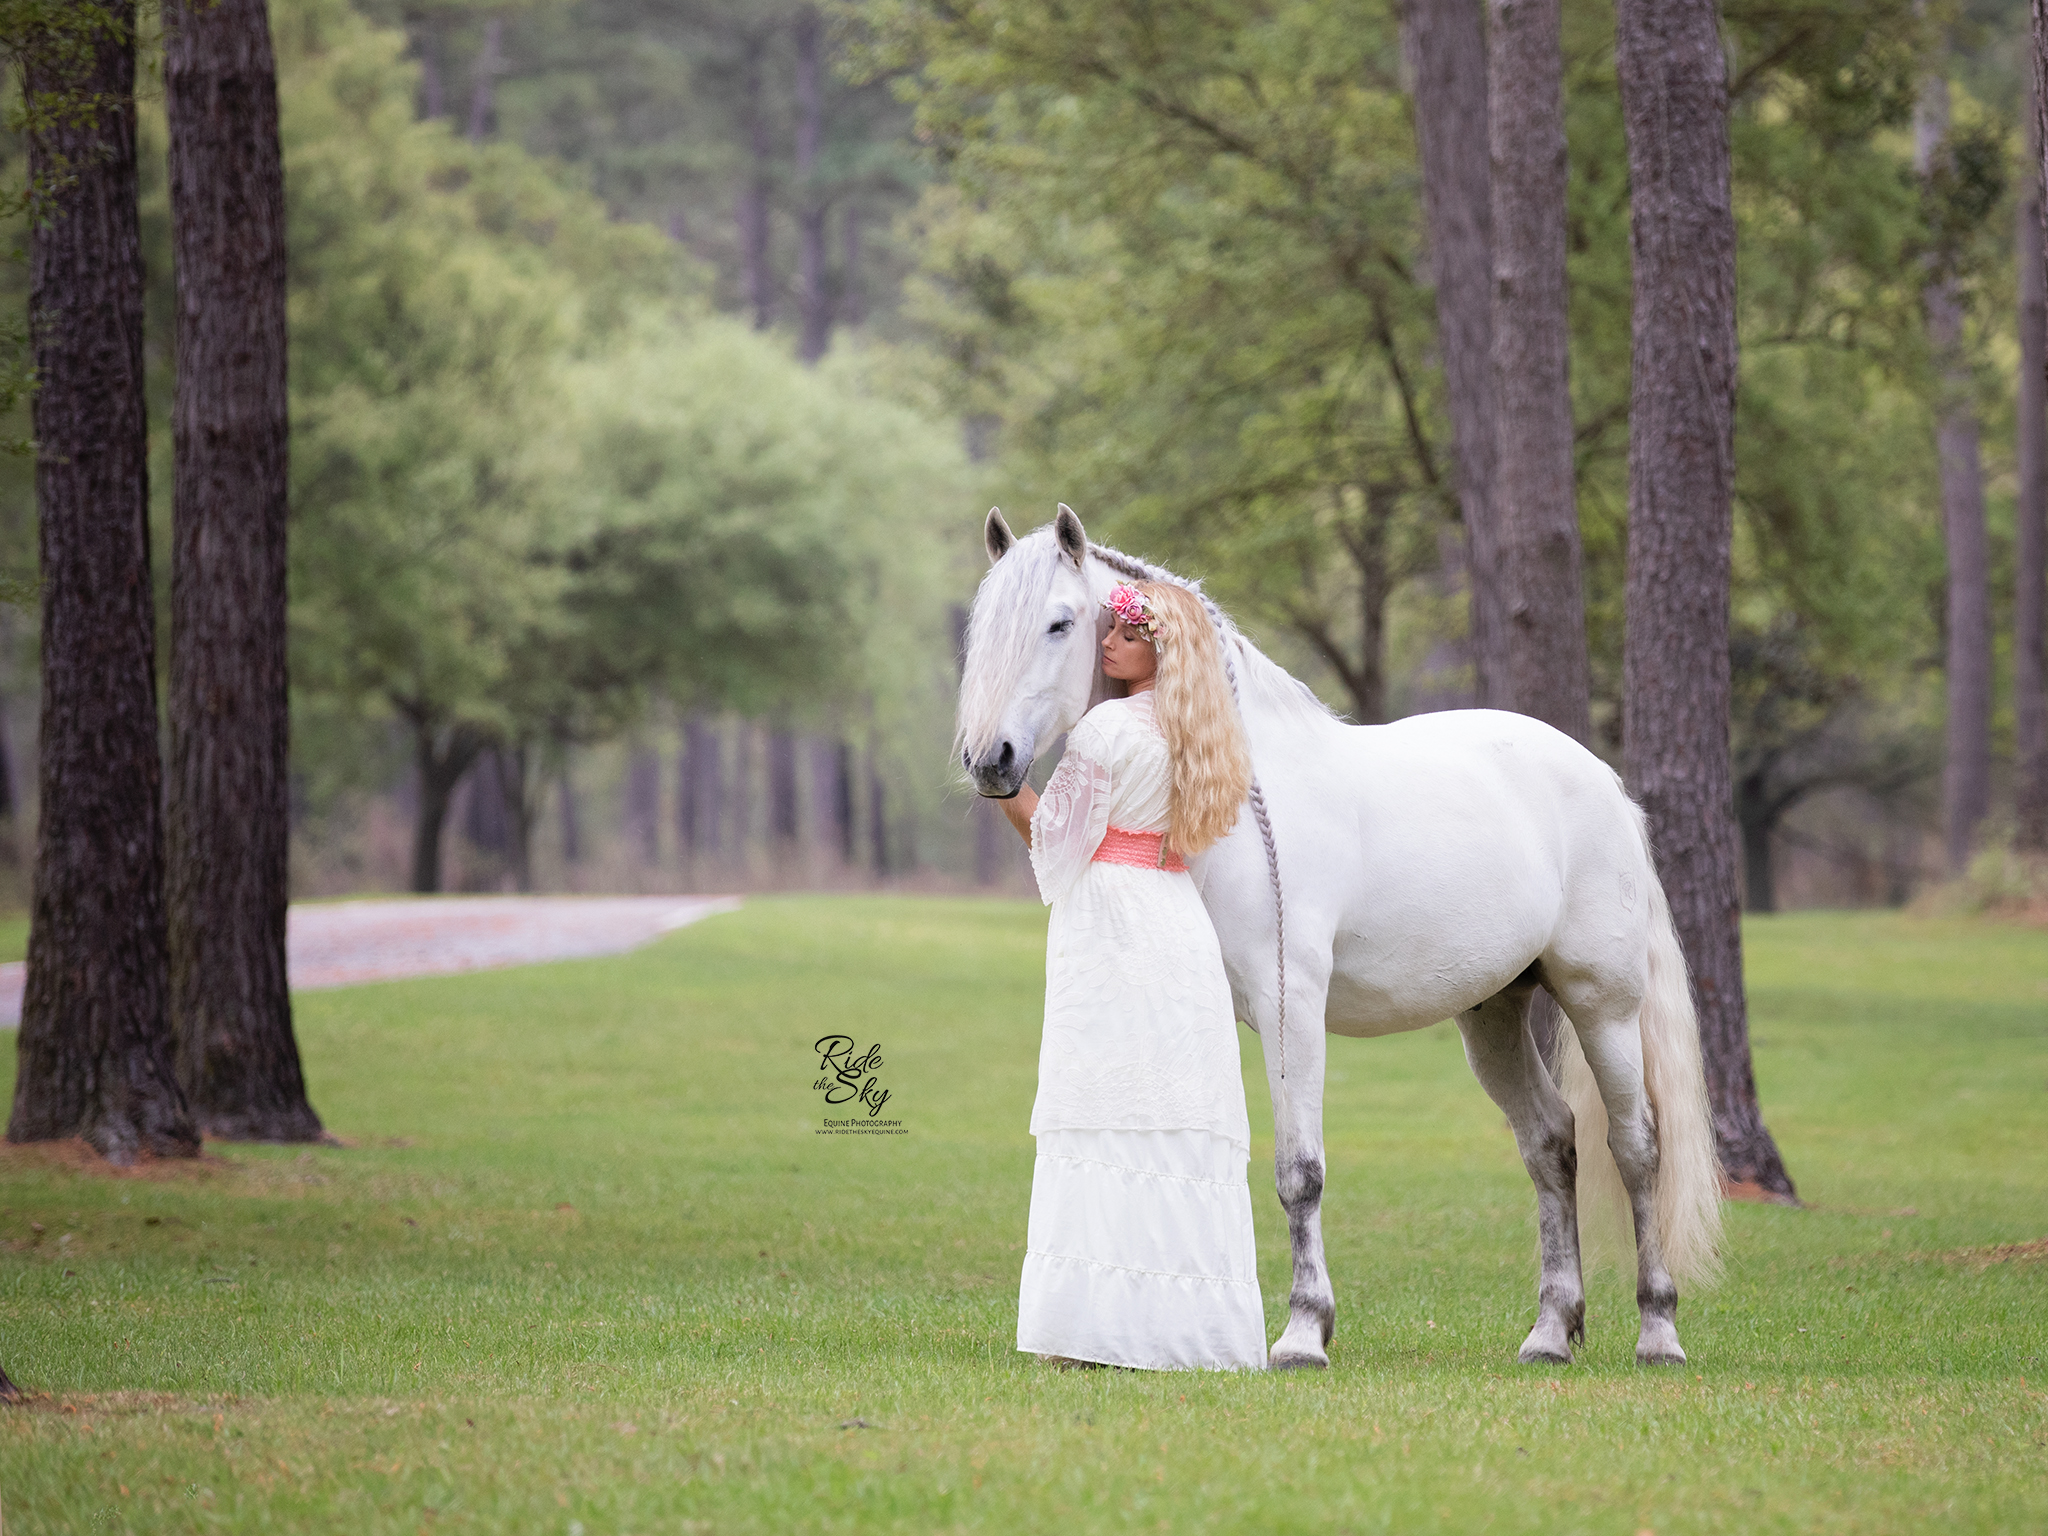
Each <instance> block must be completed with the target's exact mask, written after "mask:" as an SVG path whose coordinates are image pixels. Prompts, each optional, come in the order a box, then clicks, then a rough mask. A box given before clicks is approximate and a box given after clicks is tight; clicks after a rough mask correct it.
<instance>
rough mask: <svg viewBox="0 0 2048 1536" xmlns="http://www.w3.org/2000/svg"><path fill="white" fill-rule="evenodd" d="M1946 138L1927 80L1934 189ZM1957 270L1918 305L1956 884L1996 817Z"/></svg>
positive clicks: (1942, 265) (1935, 84)
mask: <svg viewBox="0 0 2048 1536" xmlns="http://www.w3.org/2000/svg"><path fill="white" fill-rule="evenodd" d="M1948 128H1949V106H1948V81H1947V80H1946V79H1944V78H1943V77H1942V76H1940V75H1938V74H1932V73H1930V74H1928V75H1926V76H1925V77H1924V78H1923V79H1922V80H1921V82H1920V96H1919V100H1918V101H1917V102H1915V103H1914V107H1913V165H1914V169H1915V170H1917V171H1918V172H1919V173H1920V176H1921V177H1922V179H1923V180H1924V181H1926V182H1928V183H1930V184H1932V183H1936V182H1937V181H1938V180H1939V178H1940V176H1941V173H1942V171H1943V170H1944V169H1945V168H1946V166H1947V162H1948ZM1953 260H1954V253H1953V252H1949V251H1944V250H1936V251H1934V252H1933V253H1932V255H1931V257H1930V263H1929V269H1928V276H1927V281H1926V284H1925V285H1924V286H1923V287H1922V288H1921V290H1920V298H1921V304H1922V306H1923V307H1924V308H1925V310H1926V312H1927V341H1928V346H1929V349H1930V350H1931V351H1932V352H1933V354H1934V360H1935V367H1936V368H1937V369H1938V370H1939V375H1940V376H1939V381H1938V388H1939V391H1940V405H1939V421H1938V425H1937V427H1936V430H1935V446H1936V449H1937V454H1938V457H1939V460H1940V464H1941V523H1942V535H1943V540H1944V542H1945V544H1946V545H1947V549H1948V625H1947V628H1948V657H1947V666H1946V673H1947V680H1948V727H1947V733H1946V735H1947V740H1946V755H1945V761H1944V764H1943V767H1942V775H1941V801H1942V820H1943V833H1944V835H1943V844H1944V851H1945V853H1946V856H1947V860H1948V872H1949V873H1950V874H1951V875H1959V874H1961V873H1962V872H1963V870H1964V869H1965V868H1967V867H1968V865H1969V862H1970V851H1971V847H1972V845H1973V844H1974V842H1975V841H1976V836H1977V827H1978V824H1979V823H1980V822H1982V821H1983V819H1984V816H1985V813H1986V812H1987V811H1989V810H1990V809H1991V590H1990V551H1989V548H1988V547H1987V544H1986V540H1985V533H1984V466H1983V461H1982V456H1981V454H1980V452H1979V450H1978V430H1977V413H1976V409H1975V406H1974V405H1973V403H1972V401H1971V398H1970V397H1971V380H1970V370H1969V364H1968V362H1967V360H1966V359H1965V357H1964V356H1963V305H1962V297H1961V294H1960V293H1959V291H1958V289H1957V285H1956V279H1955V275H1954V273H1953V271H1952V270H1951V267H1952V264H1953Z"/></svg>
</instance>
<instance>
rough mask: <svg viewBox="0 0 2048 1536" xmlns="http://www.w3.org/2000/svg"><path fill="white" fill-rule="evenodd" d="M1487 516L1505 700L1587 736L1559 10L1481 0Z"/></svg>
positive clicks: (1547, 3) (1555, 2) (1512, 0)
mask: <svg viewBox="0 0 2048 1536" xmlns="http://www.w3.org/2000/svg"><path fill="white" fill-rule="evenodd" d="M1490 3H1491V5H1492V7H1493V30H1492V34H1491V36H1490V37H1489V39H1488V44H1489V53H1490V57H1489V59H1488V80H1489V84H1490V100H1489V105H1488V111H1489V118H1488V138H1489V142H1490V143H1491V145H1492V156H1491V159H1492V169H1493V177H1492V186H1493V230H1492V236H1493V377H1494V388H1495V391H1496V409H1497V410H1498V411H1499V413H1500V415H1499V434H1498V438H1497V450H1496V454H1495V459H1494V476H1495V478H1494V506H1495V509H1496V512H1497V516H1498V523H1499V529H1500V539H1499V583H1500V592H1501V601H1502V605H1503V611H1504V613H1505V615H1506V620H1507V631H1508V638H1507V652H1508V688H1507V696H1506V699H1505V701H1504V702H1505V704H1506V705H1507V707H1508V708H1511V709H1517V710H1520V711H1521V712H1522V713H1523V714H1525V715H1534V716H1535V717H1536V718H1537V719H1539V720H1545V721H1548V722H1549V723H1550V724H1552V725H1554V726H1556V727H1557V728H1558V729H1559V730H1561V731H1563V732H1564V733H1565V734H1566V735H1568V736H1571V737H1572V738H1573V739H1574V740H1577V741H1582V742H1583V741H1587V740H1589V739H1590V738H1591V736H1592V734H1593V723H1592V672H1591V669H1590V666H1589V664H1588V662H1587V659H1586V608H1585V599H1584V596H1583V593H1582V589H1581V579H1580V571H1579V565H1580V554H1579V512H1578V495H1577V491H1576V488H1575V485H1574V481H1573V463H1572V400H1571V389H1570V384H1569V378H1568V374H1567V367H1568V344H1569V339H1570V333H1569V328H1568V324H1567V315H1566V296H1567V295H1566V285H1565V170H1566V162H1565V138H1564V54H1563V41H1562V35H1561V33H1560V27H1561V25H1562V22H1561V11H1560V9H1559V0H1490Z"/></svg>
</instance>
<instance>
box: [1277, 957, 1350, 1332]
mask: <svg viewBox="0 0 2048 1536" xmlns="http://www.w3.org/2000/svg"><path fill="white" fill-rule="evenodd" d="M1302 969H1304V970H1305V969H1307V967H1306V966H1303V967H1302ZM1298 976H1299V973H1298V972H1297V970H1296V968H1295V959H1294V956H1293V955H1292V954H1291V953H1290V955H1289V956H1288V977H1287V984H1288V1023H1287V1054H1286V1061H1287V1076H1286V1079H1285V1081H1284V1082H1283V1080H1282V1079H1281V1076H1280V1061H1281V1056H1280V1050H1279V1045H1278V1042H1277V1040H1276V1039H1275V1038H1274V1036H1273V1034H1272V1032H1271V1030H1270V1026H1269V1027H1267V1028H1263V1029H1262V1030H1261V1032H1260V1044H1261V1045H1262V1046H1263V1048H1264V1051H1265V1056H1266V1082H1267V1086H1268V1087H1269V1088H1270V1089H1271V1090H1272V1093H1273V1182H1274V1186H1275V1188H1277V1189H1278V1191H1279V1194H1280V1208H1281V1209H1282V1210H1284V1211H1285V1212H1286V1213H1287V1236H1288V1243H1289V1246H1290V1247H1291V1248H1292V1250H1293V1256H1294V1284H1293V1287H1292V1288H1291V1289H1290V1290H1289V1292H1288V1296H1287V1327H1286V1328H1285V1329H1284V1330H1283V1331H1282V1332H1281V1335H1280V1337H1279V1339H1278V1341H1277V1342H1275V1344H1274V1345H1273V1347H1272V1350H1271V1351H1270V1352H1269V1354H1268V1356H1267V1362H1268V1364H1269V1365H1271V1366H1272V1367H1273V1368H1274V1369H1275V1370H1287V1369H1290V1368H1299V1367H1310V1368H1314V1369H1321V1368H1322V1367H1325V1366H1327V1365H1328V1364H1329V1363H1330V1356H1329V1352H1328V1345H1329V1342H1330V1334H1331V1332H1332V1331H1333V1330H1334V1328H1335V1326H1336V1317H1337V1298H1336V1293H1335V1291H1334V1290H1332V1288H1331V1286H1330V1269H1329V1265H1328V1263H1327V1262H1326V1261H1325V1259H1324V1256H1323V1067H1324V1062H1325V1060H1326V1059H1327V1056H1328V1046H1329V1041H1328V1039H1327V1037H1326V1036H1325V1035H1324V1034H1323V1004H1324V1000H1325V996H1326V993H1325V988H1326V987H1327V984H1328V979H1329V978H1328V972H1327V967H1326V968H1325V970H1324V971H1323V973H1322V974H1321V975H1320V976H1315V975H1311V976H1309V977H1305V978H1300V979H1297V978H1298Z"/></svg>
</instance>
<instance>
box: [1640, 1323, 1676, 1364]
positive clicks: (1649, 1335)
mask: <svg viewBox="0 0 2048 1536" xmlns="http://www.w3.org/2000/svg"><path fill="white" fill-rule="evenodd" d="M1636 1364H1637V1365H1683V1364H1685V1351H1684V1350H1683V1349H1681V1348H1680V1347H1679V1344H1678V1329H1677V1328H1676V1327H1674V1326H1673V1325H1672V1322H1671V1319H1670V1318H1668V1317H1658V1316H1654V1315H1653V1316H1646V1317H1645V1318H1644V1319H1643V1331H1642V1332H1641V1333H1640V1334H1638V1335H1637V1336H1636Z"/></svg>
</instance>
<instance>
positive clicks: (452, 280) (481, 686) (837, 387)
mask: <svg viewBox="0 0 2048 1536" xmlns="http://www.w3.org/2000/svg"><path fill="white" fill-rule="evenodd" d="M278 34H279V51H280V68H281V71H282V76H283V99H284V103H285V115H284V131H285V138H286V164H287V168H288V173H289V189H290V197H291V209H290V216H291V248H292V252H293V257H292V275H291V281H292V322H293V346H294V351H293V401H292V403H293V419H294V444H293V490H294V505H293V539H292V561H293V566H292V570H293V634H294V678H295V684H296V686H297V688H298V689H299V691H300V694H301V697H302V701H303V707H302V709H301V719H302V722H304V726H305V727H310V729H311V731H312V732H313V736H312V738H311V741H312V745H313V750H312V751H311V752H307V753H303V754H302V756H305V757H307V758H309V759H310V760H311V761H312V762H313V763H316V764H318V763H323V762H333V763H335V764H338V765H341V766H344V767H345V766H346V765H348V764H351V763H363V762H366V760H367V759H368V758H369V754H367V753H365V752H364V751H363V750H361V747H360V745H358V746H357V747H356V749H355V750H353V751H350V750H346V743H345V742H344V741H343V740H341V738H346V737H350V736H352V737H354V738H355V740H356V742H357V743H360V741H361V739H362V736H363V727H362V721H363V718H364V717H365V715H366V714H367V715H369V716H371V717H374V716H375V715H377V714H379V713H382V712H386V711H389V712H394V713H395V714H396V715H398V716H399V717H401V718H402V719H403V720H405V721H406V722H407V723H408V724H409V725H410V726H411V727H412V728H413V729H414V730H416V731H418V732H420V733H422V734H423V735H424V736H431V737H436V738H438V737H444V736H446V734H447V733H448V732H450V731H454V730H458V729H459V730H464V731H467V732H468V733H469V736H470V738H471V739H490V738H495V739H498V740H501V741H504V742H507V743H519V744H525V743H529V742H534V743H540V744H542V745H547V744H560V743H565V742H571V741H590V740H596V739H602V738H603V737H606V736H608V735H610V734H613V733H615V732H616V731H618V730H619V729H621V728H622V727H623V726H624V725H625V724H627V723H628V722H629V721H630V720H632V719H633V718H634V717H635V716H636V715H637V714H638V712H639V710H640V709H641V708H642V706H643V704H644V702H645V700H646V698H647V696H648V693H649V691H650V690H664V691H666V692H668V693H670V694H671V695H673V696H674V697H676V698H678V699H680V700H685V701H689V702H693V703H701V704H704V705H707V706H709V707H714V708H716V707H725V706H743V707H748V708H768V707H798V708H804V707H809V708H814V709H815V708H822V707H823V706H824V705H825V703H826V702H827V701H829V700H843V699H847V698H848V697H849V696H850V697H851V698H853V699H856V700H857V699H859V698H861V697H862V696H863V695H864V694H866V695H872V693H873V692H874V691H875V684H876V676H875V675H874V674H873V673H872V672H871V671H870V670H869V669H868V668H866V667H865V666H864V665H863V663H864V662H866V661H869V660H871V659H874V653H875V652H876V651H879V650H881V649H882V648H884V647H885V646H888V645H895V646H905V645H916V644H919V643H921V642H922V641H923V640H925V639H926V638H927V636H928V634H929V633H930V632H932V631H935V630H936V629H937V628H938V627H939V626H940V625H941V624H942V622H943V613H942V610H941V608H940V605H939V603H938V601H937V599H936V589H937V588H938V586H939V584H940V583H939V580H938V578H937V577H936V576H935V575H934V574H933V567H932V564H931V560H930V559H929V558H928V556H929V552H930V551H931V549H932V547H933V546H932V543H931V541H930V539H929V538H928V537H910V538H903V539H902V540H901V542H902V550H905V551H908V553H907V554H904V553H902V552H901V551H898V552H897V558H896V559H895V560H894V561H893V562H891V561H888V560H885V559H884V556H885V554H886V553H888V549H887V545H888V541H889V540H890V538H891V537H892V536H894V537H897V538H901V536H902V534H903V533H904V532H905V531H906V530H905V529H904V527H903V524H904V522H905V520H906V519H907V521H908V523H909V524H910V526H911V527H912V528H917V529H922V528H924V527H925V526H926V524H927V519H928V518H929V517H930V516H931V515H932V514H933V512H934V511H935V510H936V509H938V508H941V507H943V506H944V505H945V503H946V501H947V499H948V498H949V497H951V496H957V495H959V494H961V491H962V488H963V486H964V481H963V480H962V479H961V473H960V455H959V452H958V450H957V448H955V447H954V446H953V445H952V444H951V443H950V442H949V441H948V440H947V437H946V435H945V433H944V432H943V429H939V428H935V427H933V426H930V425H928V424H926V423H925V422H923V421H922V420H920V419H918V418H916V417H915V416H913V415H911V414H910V413H909V412H907V411H905V410H903V409H901V408H899V407H896V406H892V405H890V404H888V403H887V402H886V401H884V400H882V399H879V398H876V397H875V396H874V395H873V393H872V392H871V391H869V390H867V389H866V388H864V386H863V385H862V383H861V380H860V379H859V377H858V374H857V367H856V366H855V365H852V364H848V365H845V366H842V367H840V368H838V369H836V370H834V371H831V372H827V373H817V372H813V371H809V370H805V369H802V368H800V367H799V366H798V365H797V364H796V363H795V362H794V361H793V360H791V359H790V358H789V357H788V356H787V355H786V354H785V353H783V351H782V350H781V349H780V347H779V345H778V344H777V343H776V342H775V341H773V340H772V339H771V338H767V337H762V336H758V335H755V334H753V333H751V332H748V331H745V330H744V329H742V328H740V327H739V326H737V325H736V324H734V323H731V322H727V321H723V320H719V319H716V318H714V317H713V316H711V315H709V314H708V313H706V312H705V309H704V307H703V303H702V298H701V294H702V282H701V279H700V277H699V275H698V272H697V269H696V268H695V267H694V266H692V265H691V263H690V262H689V260H688V258H687V257H685V256H684V255H683V254H682V253H681V252H680V250H679V248H678V247H676V246H675V245H674V244H673V243H672V242H669V241H668V240H666V239H664V238H663V237H662V236H661V235H660V234H659V233H657V232H656V231H654V230H652V229H650V228H648V227H646V226H644V225H633V224H621V223H616V222H613V221H612V220H610V219H609V218H608V217H607V216H606V214H605V211H604V209H603V208H602V207H601V206H600V205H599V204H598V203H597V202H596V200H595V199H594V198H592V197H591V196H589V195H588V194H587V193H583V192H580V191H576V190H573V189H570V188H568V187H566V186H565V185H564V184H563V183H562V181H561V180H560V179H559V178H558V177H557V176H555V175H554V174H552V173H551V172H550V171H549V169H548V168H547V167H546V166H545V165H544V164H543V163H542V162H539V161H537V160H535V159H533V158H532V157H531V156H529V155H527V154H526V153H525V152H524V151H522V150H520V149H517V148H515V147H512V146H510V145H505V144H495V143H493V144H485V145H482V146H477V145H472V144H470V143H468V142H467V141H466V140H464V139H462V138H460V137H458V136H457V135H455V134H453V133H451V132H450V131H449V129H448V127H447V125H445V124H443V123H438V122H420V121H418V120H416V117H415V114H414V110H413V86H414V79H413V72H412V70H411V68H410V67H409V66H407V65H405V64H403V63H402V62H401V58H400V55H401V52H402V50H403V49H404V46H405V43H404V39H403V37H402V36H401V35H400V34H399V33H397V32H394V31H389V30H383V29H379V28H376V27H374V26H371V25H370V24H368V23H366V22H365V21H364V20H362V19H361V18H360V17H359V16H358V15H356V13H354V12H353V11H351V10H349V9H348V8H347V7H346V6H345V5H344V4H342V3H341V0H302V3H297V4H294V5H291V6H288V7H285V8H283V9H282V10H281V13H280V17H279V28H278ZM920 585H921V586H922V590H921V591H918V590H917V589H918V587H919V586H920ZM913 591H917V596H916V597H915V598H912V599H910V600H909V601H907V602H906V601H903V599H904V598H905V597H906V595H907V594H908V593H910V592H913ZM884 594H887V595H889V596H890V597H891V598H892V599H895V600H894V601H889V602H883V601H880V598H881V597H882V596H883V595H884ZM860 707H862V708H865V707H867V706H860ZM337 733H338V734H337ZM301 735H302V739H303V738H305V736H306V731H305V729H303V728H302V731H301ZM330 740H331V741H332V742H333V745H334V746H336V747H337V748H341V750H335V751H331V752H330V751H323V750H321V749H322V748H324V747H326V746H328V745H329V743H330ZM316 771H317V770H316Z"/></svg>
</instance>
